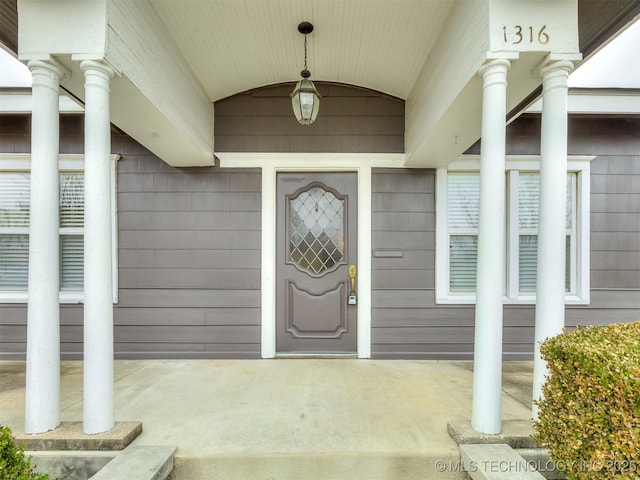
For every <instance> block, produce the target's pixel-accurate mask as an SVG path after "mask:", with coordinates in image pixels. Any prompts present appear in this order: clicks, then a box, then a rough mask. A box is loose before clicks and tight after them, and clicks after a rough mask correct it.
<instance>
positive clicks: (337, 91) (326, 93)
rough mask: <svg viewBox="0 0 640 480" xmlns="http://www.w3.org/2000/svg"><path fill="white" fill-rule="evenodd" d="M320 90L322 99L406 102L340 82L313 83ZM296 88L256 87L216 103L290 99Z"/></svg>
mask: <svg viewBox="0 0 640 480" xmlns="http://www.w3.org/2000/svg"><path fill="white" fill-rule="evenodd" d="M313 83H314V84H315V86H316V88H317V89H318V92H319V93H320V95H321V96H322V97H350V96H358V97H366V96H368V97H384V98H386V99H388V100H389V101H391V102H397V103H399V104H403V105H404V102H405V100H404V99H403V98H399V97H395V96H393V95H389V94H388V93H385V92H380V91H378V90H372V89H370V88H367V87H361V86H359V85H349V84H347V83H338V82H324V81H321V80H317V81H314V82H313ZM294 86H295V82H283V83H275V84H272V85H262V86H260V87H255V88H252V89H250V90H246V91H244V92H238V93H234V94H233V95H230V96H228V97H225V98H221V99H219V100H216V102H224V101H225V100H230V99H233V98H236V97H240V96H242V95H249V96H251V97H288V96H289V94H290V93H291V92H292V91H293V88H294Z"/></svg>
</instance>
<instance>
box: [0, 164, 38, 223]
mask: <svg viewBox="0 0 640 480" xmlns="http://www.w3.org/2000/svg"><path fill="white" fill-rule="evenodd" d="M30 193H31V192H30V180H29V174H28V173H0V228H2V227H27V228H28V227H29V203H30V198H31V197H30Z"/></svg>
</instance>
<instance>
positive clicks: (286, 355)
mask: <svg viewBox="0 0 640 480" xmlns="http://www.w3.org/2000/svg"><path fill="white" fill-rule="evenodd" d="M275 358H276V359H278V358H282V359H292V358H300V359H312V358H319V359H327V358H336V359H339V358H358V354H357V353H340V352H335V353H331V352H278V353H276V357H275Z"/></svg>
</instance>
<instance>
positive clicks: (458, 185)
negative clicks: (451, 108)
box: [436, 156, 592, 303]
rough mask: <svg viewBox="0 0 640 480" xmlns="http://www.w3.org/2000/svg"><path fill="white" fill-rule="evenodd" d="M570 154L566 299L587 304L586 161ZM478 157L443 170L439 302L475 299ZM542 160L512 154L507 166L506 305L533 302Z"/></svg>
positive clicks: (440, 175)
mask: <svg viewBox="0 0 640 480" xmlns="http://www.w3.org/2000/svg"><path fill="white" fill-rule="evenodd" d="M591 158H592V157H571V158H570V159H569V162H568V165H569V166H568V172H567V211H566V247H565V248H566V269H565V271H566V279H565V292H566V301H567V303H588V302H589V164H590V163H589V162H590V160H591ZM478 169H479V158H478V157H476V156H469V157H465V160H463V161H461V162H455V163H453V164H451V165H449V167H448V168H447V169H439V170H438V180H437V200H438V202H437V216H436V218H437V220H436V221H437V226H436V229H437V242H436V277H437V278H436V302H437V303H474V302H475V288H476V263H477V249H478V217H479V206H480V205H479V204H480V173H479V171H478ZM539 169H540V167H539V159H538V158H537V157H529V156H527V157H507V169H506V172H505V185H506V192H507V194H506V201H507V206H506V207H507V208H506V212H507V218H506V230H507V231H506V232H505V237H506V242H505V243H506V251H505V258H506V262H505V264H506V271H505V286H506V287H505V299H504V300H505V303H534V302H535V292H536V281H537V279H536V273H537V272H536V270H537V240H538V202H539V198H540V174H539Z"/></svg>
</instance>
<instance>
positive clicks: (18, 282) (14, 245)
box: [0, 235, 29, 291]
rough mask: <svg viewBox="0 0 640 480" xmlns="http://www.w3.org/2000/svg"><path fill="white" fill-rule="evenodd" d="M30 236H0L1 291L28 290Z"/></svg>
mask: <svg viewBox="0 0 640 480" xmlns="http://www.w3.org/2000/svg"><path fill="white" fill-rule="evenodd" d="M28 279H29V235H0V290H12V291H16V290H18V291H20V290H26V289H27V285H28Z"/></svg>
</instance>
